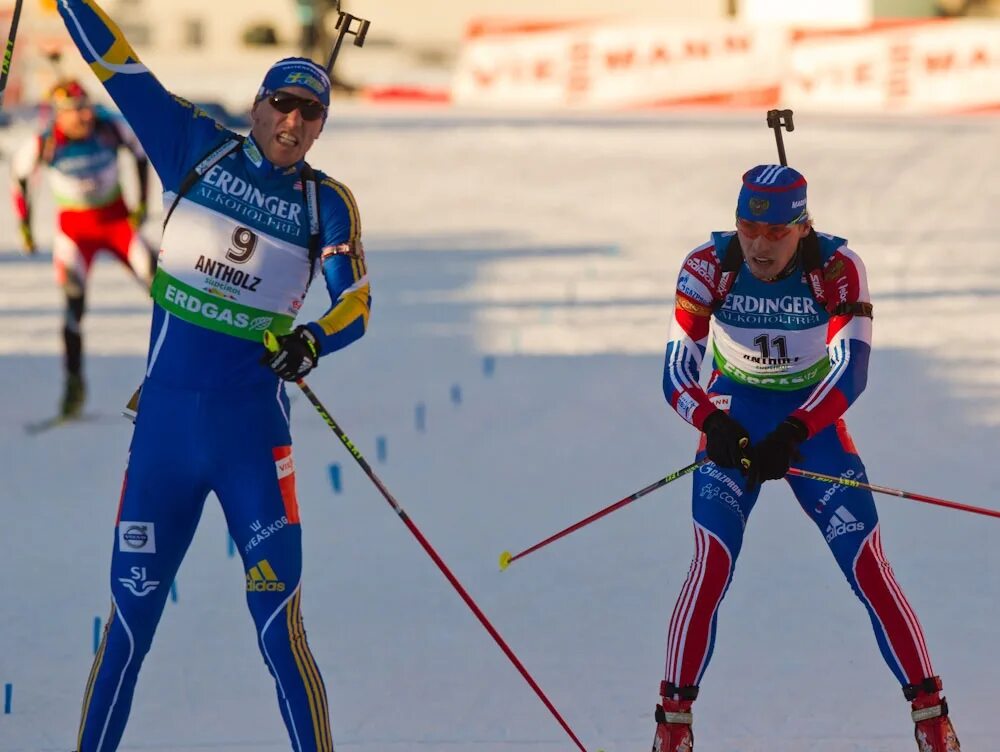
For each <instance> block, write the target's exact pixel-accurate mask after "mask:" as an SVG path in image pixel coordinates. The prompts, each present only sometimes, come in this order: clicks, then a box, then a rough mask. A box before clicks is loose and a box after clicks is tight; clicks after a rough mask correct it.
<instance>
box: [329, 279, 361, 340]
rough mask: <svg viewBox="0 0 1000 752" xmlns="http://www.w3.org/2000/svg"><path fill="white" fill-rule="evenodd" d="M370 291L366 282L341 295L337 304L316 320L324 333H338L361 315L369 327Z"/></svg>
mask: <svg viewBox="0 0 1000 752" xmlns="http://www.w3.org/2000/svg"><path fill="white" fill-rule="evenodd" d="M369 291H370V288H369V286H368V283H367V282H365V283H364V284H363V285H360V286H358V287H355V288H353V289H351V290H350V291H348V292H346V293H344V294H343V295H341V296H340V300H338V301H337V305H335V306H334V307H333V308H332V309H331V310H330V312H329V313H327V314H326V315H324V316H322V317H320V318H319V319H318V320H317V321H316V323H317V324H319V325H320V326H321V327H322V328H323V333H324V334H326V335H327V336H329V335H331V334H336V333H337V332H339V331H342V330H344V329H346V328H347V327H348V326H350V325H351V324H353V323H354V322H355V321H357V319H358V317H359V316H360V317H361V320H362V322H363V324H364V327H365V329H367V328H368V314H369V310H368V296H369Z"/></svg>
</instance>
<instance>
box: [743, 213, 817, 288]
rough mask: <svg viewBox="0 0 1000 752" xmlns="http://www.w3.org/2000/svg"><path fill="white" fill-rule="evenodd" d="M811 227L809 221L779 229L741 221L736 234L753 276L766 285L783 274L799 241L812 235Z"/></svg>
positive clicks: (781, 226) (761, 223) (775, 226)
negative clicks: (810, 233) (810, 232)
mask: <svg viewBox="0 0 1000 752" xmlns="http://www.w3.org/2000/svg"><path fill="white" fill-rule="evenodd" d="M810 227H812V224H811V223H809V222H803V223H802V224H797V225H780V226H778V225H768V224H765V223H763V222H749V221H746V220H739V221H738V222H737V223H736V233H737V234H738V235H739V238H740V247H741V248H742V249H743V258H744V259H746V262H747V266H748V267H750V273H751V274H753V276H755V277H756V278H757V279H762V280H764V281H765V282H770V281H771V280H773V279H774V278H775V277H777V276H778V275H779V274H781V272H782V271H784V269H785V267H786V266H788V264H789V263H790V262H791V260H792V258H793V257H794V256H795V251H796V250H797V249H798V247H799V241H800V240H802V238H804V237H805V236H806V235H808V234H809V228H810Z"/></svg>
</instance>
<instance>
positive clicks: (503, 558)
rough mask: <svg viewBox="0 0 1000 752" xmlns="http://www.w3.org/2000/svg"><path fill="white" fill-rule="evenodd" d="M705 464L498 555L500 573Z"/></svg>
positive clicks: (689, 467)
mask: <svg viewBox="0 0 1000 752" xmlns="http://www.w3.org/2000/svg"><path fill="white" fill-rule="evenodd" d="M706 462H708V458H707V457H706V458H705V459H703V460H699V461H698V462H692V463H691V464H690V465H687V466H686V467H682V468H681V469H680V470H675V471H674V472H672V473H670V475H668V476H666V477H665V478H660V479H659V480H658V481H656V482H655V483H650V484H649V485H648V486H646V487H645V488H643V489H641V490H639V491H636V492H635V493H634V494H632V495H631V496H626V497H625V498H624V499H622V500H620V501H616V502H615V503H614V504H612V505H611V506H607V507H604V509H602V510H600V511H599V512H594V513H593V514H592V515H590V516H589V517H587V518H585V519H582V520H580V521H579V522H577V523H576V524H573V525H570V526H569V527H568V528H566V529H565V530H560V531H559V532H558V533H556V534H555V535H550V536H549V537H548V538H546V539H545V540H543V541H541V542H539V543H536V544H535V545H533V546H531V547H530V548H526V549H524V550H523V551H521V552H520V553H518V554H511V552H510V551H504V552H503V553H502V554H500V571H501V572H502V571H503V570H505V569H506V568H507V567H509V566H510V565H511V562H514V561H517V560H518V559H520V558H521V557H522V556H527V555H528V554H530V553H531V552H533V551H537V550H538V549H540V548H542V547H543V546H547V545H549V544H550V543H552V542H553V541H557V540H559V539H560V538H562V537H565V536H567V535H569V534H570V533H572V532H574V531H576V530H579V529H580V528H581V527H586V526H587V525H589V524H590V523H591V522H594V521H596V520H599V519H601V517H604V516H605V515H608V514H611V513H612V512H613V511H615V510H616V509H621V508H622V507H623V506H625V505H626V504H631V503H632V502H633V501H635V500H636V499H640V498H642V497H643V496H645V495H646V494H648V493H651V492H653V491H655V490H656V489H657V488H662V487H663V486H665V485H667V484H668V483H670V482H672V481H675V480H677V479H678V478H680V477H683V476H685V475H687V474H688V473H691V472H694V471H695V470H697V469H698V468H699V467H701V466H702V465H704V464H705V463H706Z"/></svg>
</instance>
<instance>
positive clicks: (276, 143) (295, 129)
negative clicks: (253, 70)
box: [250, 86, 325, 167]
mask: <svg viewBox="0 0 1000 752" xmlns="http://www.w3.org/2000/svg"><path fill="white" fill-rule="evenodd" d="M279 92H287V94H290V95H294V96H295V97H298V98H299V99H300V100H309V101H311V102H318V101H319V100H318V99H317V98H316V95H315V94H313V92H312V91H310V90H309V89H306V88H304V87H301V86H288V87H285V88H282V89H279V90H278V92H276V93H279ZM250 118H251V120H253V129H252V130H251V133H252V134H253V137H254V140H255V141H256V142H257V144H258V145H259V146H260V148H261V150H262V151H263V152H264V156H265V157H267V158H268V160H269V161H270V162H271V163H272V164H274V165H276V166H277V167H289V166H291V165H293V164H295V163H296V162H298V161H299V160H301V159H303V158H304V157H305V155H306V152H308V151H309V149H310V147H311V146H312V145H313V141H315V140H316V138H317V137H318V136H319V134H320V131H322V130H323V123H324V121H325V118H322V117H321V118H317V119H316V120H307V119H306V118H305V117H303V113H302V110H301V109H300V108H299V107H293V108H291V109H290V110H289V112H281V111H280V110H279V109H277V108H276V107H275V106H274V105H273V104H272V103H271V97H265V98H264V99H261V100H260V101H259V102H257V103H255V104H254V106H253V109H251V110H250Z"/></svg>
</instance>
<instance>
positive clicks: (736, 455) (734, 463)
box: [701, 410, 750, 475]
mask: <svg viewBox="0 0 1000 752" xmlns="http://www.w3.org/2000/svg"><path fill="white" fill-rule="evenodd" d="M701 429H702V430H703V431H704V432H705V437H706V439H707V441H706V446H705V449H706V451H707V452H708V458H709V459H710V460H712V462H714V463H715V464H716V465H718V466H719V467H735V468H738V469H739V471H740V472H741V473H743V474H744V475H746V472H747V470H746V469H747V466H748V463H749V459H748V454H747V448H748V447H749V446H750V434H748V433H747V429H745V428H744V427H743V426H741V425H740V423H739V421H737V420H734V419H733V418H730V417H729V414H728V413H724V412H723V411H722V410H716V411H715V412H714V413H712V414H711V415H709V416H708V417H707V418H705V420H704V422H703V423H702V424H701Z"/></svg>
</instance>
